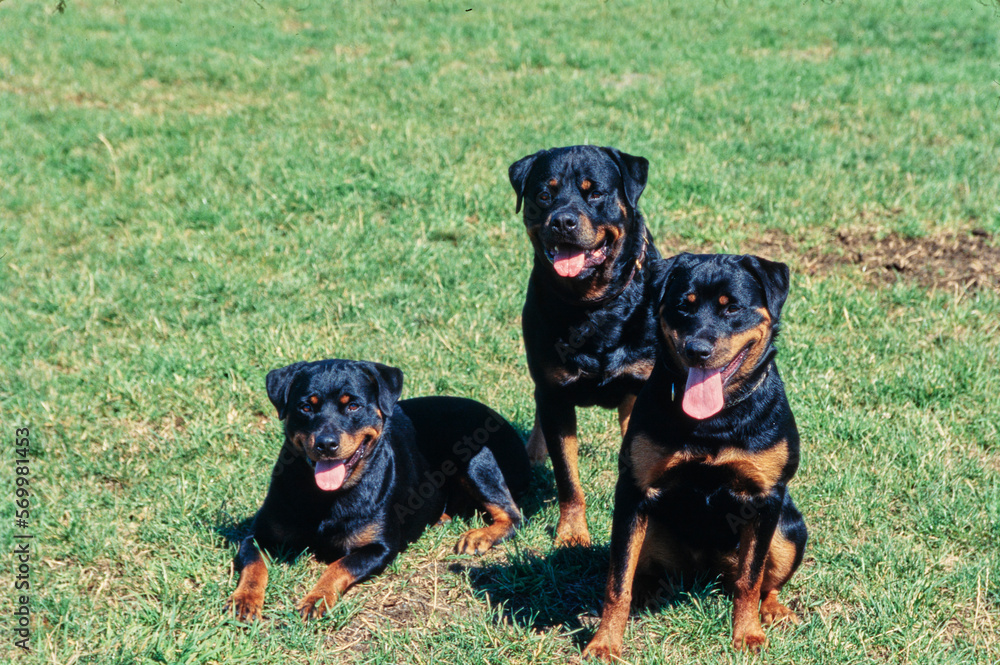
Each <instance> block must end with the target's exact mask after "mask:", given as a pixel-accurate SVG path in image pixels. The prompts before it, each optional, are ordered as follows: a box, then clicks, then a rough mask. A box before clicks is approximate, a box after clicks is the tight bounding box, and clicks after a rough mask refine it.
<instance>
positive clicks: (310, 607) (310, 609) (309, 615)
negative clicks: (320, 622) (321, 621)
mask: <svg viewBox="0 0 1000 665" xmlns="http://www.w3.org/2000/svg"><path fill="white" fill-rule="evenodd" d="M336 602H337V597H336V596H326V595H323V594H321V593H316V592H315V591H314V592H312V593H310V594H309V595H307V596H306V597H305V598H303V599H302V600H301V601H299V604H298V605H296V606H295V610H296V611H297V612H298V613H299V616H301V617H302V618H303V620H309V619H318V618H320V617H321V616H323V613H324V612H326V611H327V610H328V609H329V608H331V607H333V605H334V603H336Z"/></svg>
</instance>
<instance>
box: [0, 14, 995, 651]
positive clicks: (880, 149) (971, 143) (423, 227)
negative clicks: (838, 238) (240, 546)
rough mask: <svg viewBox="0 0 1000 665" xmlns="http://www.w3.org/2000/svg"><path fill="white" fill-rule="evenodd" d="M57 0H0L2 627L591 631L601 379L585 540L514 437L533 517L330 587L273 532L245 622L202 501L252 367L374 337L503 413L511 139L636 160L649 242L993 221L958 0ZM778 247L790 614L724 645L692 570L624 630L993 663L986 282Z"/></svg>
mask: <svg viewBox="0 0 1000 665" xmlns="http://www.w3.org/2000/svg"><path fill="white" fill-rule="evenodd" d="M55 4H56V3H55V2H54V0H53V2H23V1H21V2H18V1H17V0H7V1H6V2H3V3H0V255H2V259H0V416H2V418H0V422H2V426H3V427H4V431H3V432H2V433H0V441H3V443H4V447H3V450H4V454H5V455H6V458H5V459H4V460H3V461H2V463H0V488H3V489H2V490H0V494H3V496H4V497H6V498H4V500H3V501H2V502H0V536H2V538H3V542H4V543H7V544H10V543H11V542H12V536H13V533H14V528H13V504H12V499H11V496H12V491H13V482H14V480H13V478H14V472H13V459H14V453H13V452H12V451H11V444H12V440H13V432H14V428H15V427H17V426H21V425H28V426H30V427H31V432H32V441H33V443H34V446H35V451H34V458H33V461H32V482H33V487H34V489H35V491H36V492H37V494H36V496H35V498H34V500H35V504H34V510H33V512H32V526H31V531H32V532H33V533H34V534H35V535H36V540H35V545H36V546H37V550H36V558H35V559H34V561H33V572H32V575H33V584H34V586H33V589H32V602H33V610H34V613H35V614H34V617H35V620H34V625H33V637H32V642H33V646H34V648H35V653H34V654H33V655H31V656H26V657H23V659H24V661H25V662H38V663H42V662H46V663H49V662H51V663H67V664H68V663H88V662H94V663H154V662H169V663H175V662H178V663H179V662H183V663H222V662H240V663H247V664H249V663H275V662H301V663H329V662H357V663H397V662H398V663H431V662H438V663H446V662H454V663H508V662H510V663H565V662H572V661H575V660H576V659H577V658H578V657H579V652H580V648H581V645H582V644H585V643H586V640H587V639H588V638H589V636H590V635H591V634H592V632H593V630H594V628H595V622H596V619H595V616H596V612H597V609H598V607H599V605H598V604H599V601H600V593H601V588H602V586H603V568H604V566H605V557H606V543H607V538H608V533H609V528H610V516H611V488H612V486H613V482H614V468H615V465H614V459H615V455H616V450H617V443H618V441H617V438H618V437H617V436H616V435H615V431H616V429H617V425H616V421H615V418H614V415H613V414H612V413H610V412H600V411H595V410H590V411H586V412H585V413H584V414H583V415H582V417H581V420H580V422H581V432H582V440H583V444H582V445H583V457H584V461H583V464H582V476H583V480H584V486H585V488H586V489H587V493H588V499H589V505H590V511H589V519H590V527H591V531H592V533H593V534H594V536H595V540H596V543H597V544H596V545H595V547H594V549H593V550H586V551H574V552H566V551H557V550H554V549H553V548H552V544H551V534H550V529H551V528H552V527H553V526H554V524H555V521H556V518H557V508H556V506H555V505H554V501H553V499H554V491H553V488H552V484H551V474H550V473H549V472H548V471H545V470H539V471H538V472H536V480H537V482H536V484H535V492H534V494H533V496H532V497H531V498H530V499H529V501H528V503H529V505H530V506H531V508H532V510H533V515H532V517H531V519H530V520H529V522H528V523H527V525H526V527H525V528H524V529H523V530H522V532H521V533H520V535H519V536H518V537H517V538H516V539H515V540H514V541H512V542H511V543H508V544H506V545H504V546H502V547H501V548H499V550H498V551H497V552H496V553H493V554H490V555H487V556H486V557H485V558H483V559H479V560H476V559H470V558H465V557H455V556H453V555H450V554H449V553H448V552H449V551H450V547H451V545H452V544H453V542H454V540H455V539H456V538H457V536H458V534H459V533H460V532H461V530H462V528H463V525H462V524H452V525H449V526H446V527H444V528H441V529H436V530H433V531H431V532H429V533H428V534H426V535H425V536H424V538H423V539H421V540H420V541H419V542H418V543H417V544H416V545H414V546H413V547H412V548H411V549H410V550H409V551H408V552H407V553H405V554H404V555H403V556H402V557H400V558H399V559H398V560H397V561H396V563H395V564H394V565H393V566H392V568H391V570H390V571H389V572H387V573H386V574H385V575H383V576H381V577H379V578H377V579H376V580H373V581H371V582H370V583H367V584H364V585H361V586H360V587H359V588H357V589H355V590H354V591H352V592H350V593H349V594H348V596H347V597H346V598H345V600H344V601H343V603H342V604H341V605H340V606H338V607H337V608H336V609H335V611H333V612H332V616H331V617H330V618H328V619H324V620H323V621H321V622H319V623H317V624H308V625H304V624H303V623H302V622H300V621H298V620H297V619H296V618H295V617H294V615H293V613H292V606H293V604H294V602H295V600H296V599H297V597H299V596H301V595H302V594H303V593H304V591H305V590H307V588H308V586H309V585H310V584H311V582H312V581H314V580H315V578H316V577H317V575H318V571H319V569H318V567H317V565H316V564H315V563H312V562H310V561H308V560H306V559H303V560H301V561H299V562H297V563H296V564H294V565H290V566H285V565H275V566H273V567H272V577H271V580H272V583H271V586H270V590H269V595H268V599H267V603H266V607H265V610H266V620H265V621H264V622H263V623H261V624H260V625H255V626H251V627H244V626H241V625H239V624H237V623H235V622H233V621H232V620H229V619H226V618H224V617H223V615H222V612H221V610H222V606H223V603H224V601H225V599H226V597H227V596H228V595H229V594H230V593H231V592H232V590H233V588H234V586H235V580H234V578H233V576H232V575H231V572H230V568H229V566H230V561H231V559H232V555H233V552H234V547H233V546H232V545H231V544H230V543H229V542H228V541H227V536H231V535H232V533H233V531H234V529H236V528H237V526H238V525H239V524H240V523H241V522H242V521H243V520H245V519H246V518H248V517H249V516H250V515H252V513H253V511H254V510H255V509H256V507H257V506H258V505H259V503H260V501H261V499H262V497H263V493H264V491H265V488H266V484H267V479H268V469H269V466H270V464H271V461H272V460H273V458H274V456H275V454H276V450H277V447H278V444H279V438H280V428H279V425H278V423H277V422H276V420H275V418H274V414H273V413H272V410H271V407H270V404H269V402H268V401H267V397H266V395H265V393H264V390H263V376H264V374H265V372H266V371H267V370H269V369H271V368H274V367H278V366H281V365H283V364H286V363H288V362H291V361H294V360H299V359H315V358H321V357H330V356H337V357H351V358H364V359H371V360H379V361H382V362H387V363H392V364H395V365H398V366H400V367H402V368H403V369H404V370H405V372H406V391H405V394H406V395H408V396H415V395H423V394H435V393H449V394H458V395H467V396H471V397H475V398H478V399H481V400H484V401H486V402H488V403H490V404H491V405H493V406H495V407H496V408H497V409H499V410H500V411H501V412H502V413H504V414H505V415H507V416H508V417H509V418H510V419H511V420H512V421H513V422H515V423H516V424H517V425H518V426H519V427H521V428H522V429H527V428H528V427H529V426H530V423H531V420H532V416H533V406H532V401H531V382H530V379H529V378H528V375H527V371H526V368H525V363H524V358H523V349H522V345H521V338H520V325H519V314H520V307H521V303H522V300H523V294H524V288H525V284H526V280H527V275H528V267H529V259H528V257H529V252H530V250H529V244H528V242H527V239H526V238H525V236H524V233H523V231H522V230H521V228H520V226H521V225H520V221H519V220H518V218H517V216H516V215H515V214H514V210H513V208H514V196H513V191H512V190H511V189H510V187H509V185H508V183H507V177H506V169H507V166H508V164H510V163H511V162H512V161H514V160H515V159H517V158H519V157H521V156H523V155H525V154H527V153H529V152H533V151H535V150H538V149H540V148H544V147H551V146H555V145H567V144H573V143H584V142H587V143H597V144H601V145H614V146H617V147H619V148H621V149H623V150H625V151H627V152H632V153H635V154H640V155H644V156H646V157H648V158H649V159H650V161H651V163H652V166H651V173H650V181H649V185H648V188H647V190H646V193H645V194H644V196H643V198H642V207H643V210H644V211H645V214H646V216H647V218H648V221H649V224H650V226H651V228H652V229H653V232H654V235H655V236H656V237H657V239H658V242H659V244H660V247H661V249H662V250H664V251H666V252H667V253H672V252H674V251H677V250H679V249H682V248H683V247H687V246H692V247H694V246H705V245H708V246H709V247H712V248H714V249H716V250H719V251H740V250H741V249H743V248H746V247H752V243H753V241H754V239H755V238H757V237H758V236H759V235H760V234H761V233H763V232H765V231H772V232H780V233H783V234H785V235H787V237H789V238H792V239H793V240H794V242H796V243H798V244H800V245H801V247H803V248H809V249H810V251H812V250H814V249H815V248H819V249H823V248H824V247H827V246H829V245H831V234H832V232H833V231H834V230H835V229H839V228H845V227H846V228H852V229H860V230H875V231H876V232H878V233H880V234H887V233H893V232H897V233H901V234H905V235H908V236H915V237H922V236H933V235H934V234H937V233H941V232H956V231H959V232H960V231H964V230H967V229H970V228H982V229H985V230H986V231H988V232H990V233H993V234H997V233H1000V206H998V201H1000V150H998V148H1000V123H998V103H1000V88H998V87H997V84H996V80H997V78H998V75H997V66H998V62H1000V32H998V25H1000V23H998V19H1000V15H998V10H997V8H996V6H995V5H992V4H989V3H985V2H982V3H981V2H976V1H975V0H956V1H955V2H950V3H942V2H932V1H930V0H914V1H913V2H906V3H903V2H901V1H899V2H893V1H889V2H875V1H868V2H852V3H846V2H829V3H827V2H818V1H817V2H801V3H788V2H777V1H763V0H759V1H738V0H732V1H730V2H725V3H722V2H719V3H714V2H707V3H680V2H618V1H609V2H603V3H586V2H541V3H534V4H532V5H531V6H530V7H527V6H526V7H518V8H514V7H511V8H509V9H500V8H495V7H493V6H491V5H481V4H476V3H466V4H451V3H443V2H437V1H429V0H422V1H419V2H417V1H412V2H411V1H405V2H404V1H402V0H401V1H399V2H384V1H381V0H378V1H375V2H357V3H347V2H340V3H338V2H326V3H308V2H304V3H303V2H300V3H281V2H268V1H266V0H264V1H263V2H260V3H248V2H239V3H237V2H204V1H202V0H190V1H188V2H184V3H179V2H173V1H169V0H155V1H153V2H146V3H125V2H111V1H97V0H93V1H87V2H83V1H79V2H78V1H77V0H70V2H68V3H67V7H66V11H65V13H61V14H60V13H57V12H56V11H55ZM470 7H471V9H472V11H466V10H467V9H469V8H470ZM668 240H669V243H670V244H669V245H667V244H666V243H667V241H668ZM994 243H995V240H994ZM783 258H786V259H787V260H789V261H790V262H791V263H792V268H793V275H794V278H793V288H792V293H791V296H790V298H789V301H788V304H787V306H786V310H785V315H784V325H785V327H784V333H783V337H782V339H781V342H780V348H781V355H780V358H779V365H780V367H781V370H782V374H783V376H784V378H785V380H786V383H787V385H788V387H789V397H790V400H791V403H792V406H793V409H794V410H795V414H796V417H797V419H798V422H799V426H800V430H801V432H802V435H803V442H804V448H803V462H802V466H801V469H800V472H799V474H798V476H797V478H796V479H795V481H794V483H793V485H792V491H793V493H794V496H795V498H796V501H797V503H798V504H799V506H800V508H801V509H802V512H803V513H804V514H805V517H806V520H807V523H808V524H809V527H810V531H811V540H810V545H809V549H808V556H807V559H806V562H805V564H804V566H803V568H802V569H801V570H800V572H799V573H798V574H797V575H796V577H795V578H794V579H793V581H792V583H791V584H790V586H789V587H788V591H787V595H788V597H789V598H790V599H791V602H792V604H793V606H794V607H795V608H796V609H797V610H798V611H799V613H800V614H801V615H802V616H803V619H804V621H803V624H802V625H801V626H799V627H797V628H795V629H793V630H789V631H784V632H778V631H776V632H775V633H773V634H772V636H771V638H772V639H771V647H770V649H769V650H768V651H766V652H765V654H764V655H762V656H746V655H742V654H736V653H733V652H732V651H731V650H730V649H729V648H728V646H727V645H728V639H727V637H726V636H727V633H728V630H729V621H730V618H729V617H730V604H729V603H728V601H726V600H725V598H723V597H722V596H721V595H720V594H719V593H718V592H717V591H716V590H715V589H714V587H713V586H712V585H711V584H710V583H707V584H706V585H702V586H698V587H696V588H695V589H693V590H692V591H690V592H689V593H687V594H682V595H681V596H680V597H679V598H678V599H677V600H676V602H675V603H674V604H672V605H671V606H669V607H666V608H664V609H662V610H660V611H656V612H644V613H639V614H638V615H637V616H636V617H635V618H634V619H633V621H632V622H630V625H629V628H628V631H627V633H626V640H627V641H626V649H627V651H626V657H627V658H628V659H629V660H630V662H637V663H638V662H643V663H668V662H720V663H745V662H775V663H796V664H798V665H803V664H808V663H824V664H825V663H833V664H848V663H850V664H854V663H883V662H891V663H928V664H940V663H956V664H958V663H971V662H975V663H997V662H1000V639H998V637H997V636H998V634H1000V546H998V538H1000V536H998V534H1000V432H998V426H1000V425H998V423H1000V398H998V393H1000V371H998V367H1000V357H998V355H1000V354H998V346H1000V345H998V342H997V339H998V333H1000V294H998V292H997V291H996V290H985V291H979V292H972V293H968V292H956V291H954V290H933V291H927V290H924V289H921V288H918V287H915V286H913V285H911V284H908V283H907V282H906V281H900V282H899V283H897V284H896V285H895V286H891V287H875V286H873V285H871V284H870V283H869V282H867V281H865V279H864V278H863V277H862V276H861V275H860V274H859V273H857V272H856V271H855V270H853V269H851V268H848V267H843V268H838V267H833V268H831V269H829V270H827V271H825V272H823V273H820V274H816V275H808V274H805V273H804V272H803V271H802V270H798V271H796V268H797V267H799V266H797V265H796V254H795V252H791V253H790V254H789V256H786V257H783ZM5 547H7V545H5ZM12 569H13V564H12V562H11V561H10V559H7V558H5V560H4V563H3V565H2V566H0V577H2V578H3V579H2V580H0V586H2V588H3V589H4V591H3V592H2V593H0V597H2V598H3V605H2V606H0V608H2V609H0V614H2V616H3V620H2V623H0V627H3V631H0V635H2V636H3V642H4V646H3V647H0V653H4V654H7V653H15V650H14V648H13V647H12V646H11V644H10V643H11V641H12V637H11V633H10V631H9V628H10V626H11V624H10V612H11V611H13V607H14V604H13V603H14V601H13V591H12V589H11V584H12V580H11V576H12V575H13V573H12V572H11V571H12ZM19 657H21V656H19Z"/></svg>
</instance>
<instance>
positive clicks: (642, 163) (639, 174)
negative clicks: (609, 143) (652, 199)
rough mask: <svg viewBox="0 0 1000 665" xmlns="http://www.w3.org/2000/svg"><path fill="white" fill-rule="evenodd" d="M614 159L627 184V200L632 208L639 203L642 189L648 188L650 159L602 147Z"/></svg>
mask: <svg viewBox="0 0 1000 665" xmlns="http://www.w3.org/2000/svg"><path fill="white" fill-rule="evenodd" d="M601 150H603V151H604V152H606V153H607V154H608V156H609V157H611V159H612V160H613V161H614V163H615V165H616V166H617V167H618V170H619V171H620V172H621V174H622V182H623V183H624V185H625V200H627V201H628V205H629V207H630V208H632V210H635V207H636V205H638V203H639V197H640V196H641V195H642V190H644V189H645V188H646V178H647V177H648V176H649V160H648V159H646V158H645V157H636V156H635V155H629V154H626V153H624V152H622V151H621V150H618V149H617V148H601Z"/></svg>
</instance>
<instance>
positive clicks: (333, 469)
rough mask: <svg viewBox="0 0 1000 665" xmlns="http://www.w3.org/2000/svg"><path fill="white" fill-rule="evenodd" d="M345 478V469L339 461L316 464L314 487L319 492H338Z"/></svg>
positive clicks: (325, 461)
mask: <svg viewBox="0 0 1000 665" xmlns="http://www.w3.org/2000/svg"><path fill="white" fill-rule="evenodd" d="M346 477H347V467H346V466H344V463H343V462H341V461H340V460H337V461H333V462H331V461H328V460H323V461H322V462H316V485H317V486H318V487H319V488H320V489H321V490H326V491H327V492H332V491H333V490H339V489H340V486H341V485H343V484H344V478H346Z"/></svg>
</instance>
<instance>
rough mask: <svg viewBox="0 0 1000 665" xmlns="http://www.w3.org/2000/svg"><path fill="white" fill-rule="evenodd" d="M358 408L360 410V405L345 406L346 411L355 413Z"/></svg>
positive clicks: (354, 403) (352, 403) (353, 403)
mask: <svg viewBox="0 0 1000 665" xmlns="http://www.w3.org/2000/svg"><path fill="white" fill-rule="evenodd" d="M360 408H361V405H360V404H358V403H357V402H351V403H350V404H348V405H347V410H348V411H357V410H358V409H360Z"/></svg>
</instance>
